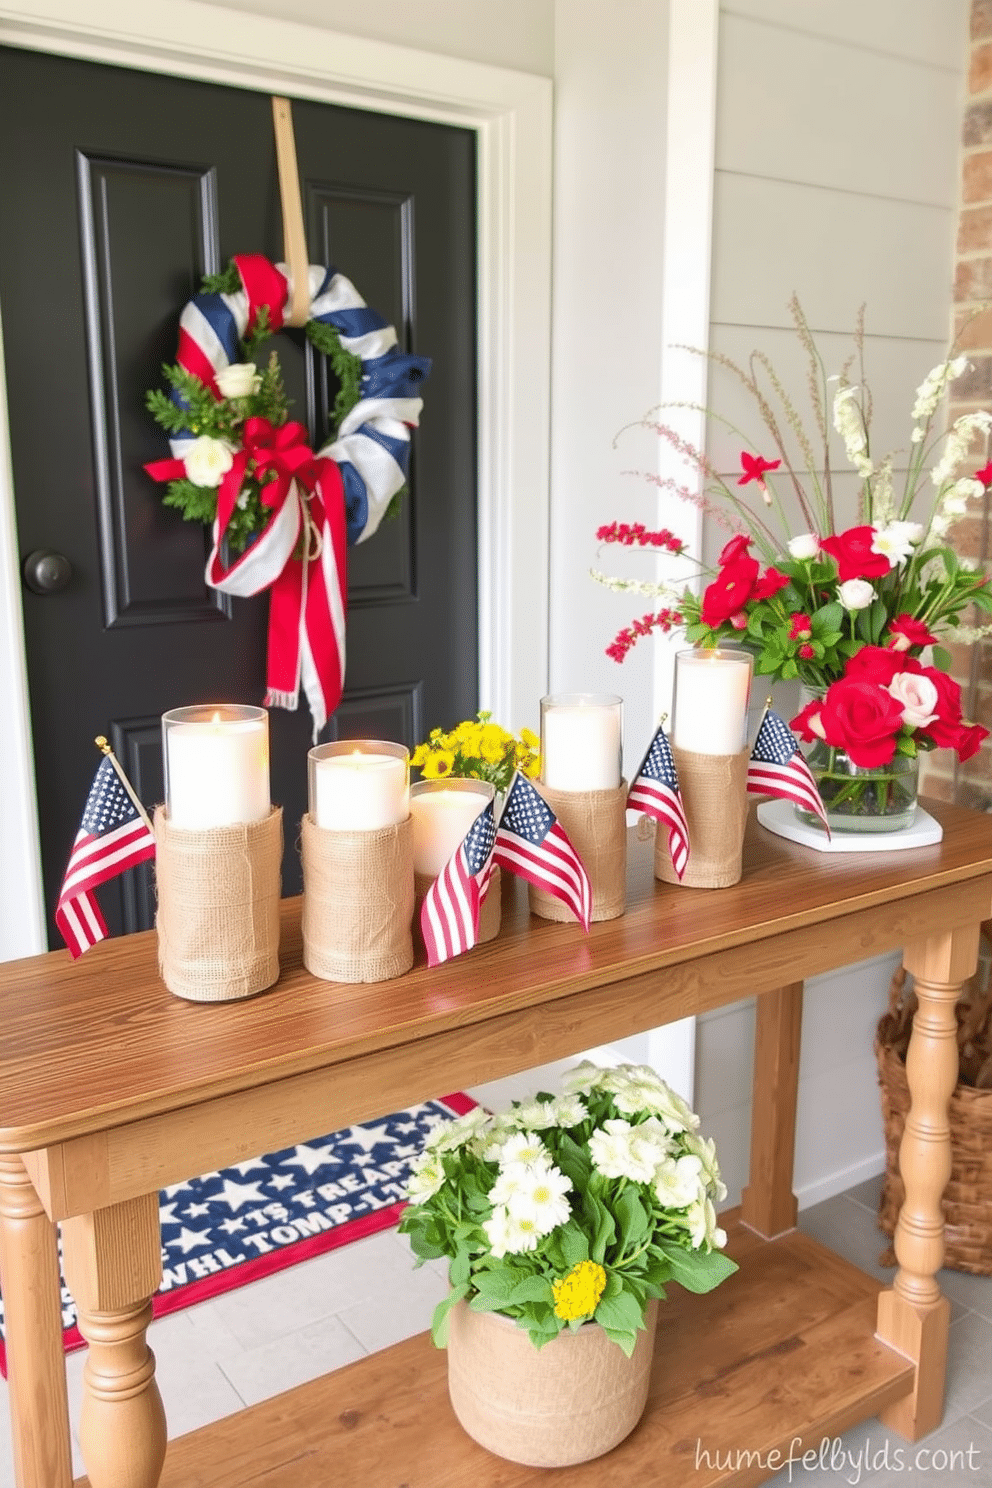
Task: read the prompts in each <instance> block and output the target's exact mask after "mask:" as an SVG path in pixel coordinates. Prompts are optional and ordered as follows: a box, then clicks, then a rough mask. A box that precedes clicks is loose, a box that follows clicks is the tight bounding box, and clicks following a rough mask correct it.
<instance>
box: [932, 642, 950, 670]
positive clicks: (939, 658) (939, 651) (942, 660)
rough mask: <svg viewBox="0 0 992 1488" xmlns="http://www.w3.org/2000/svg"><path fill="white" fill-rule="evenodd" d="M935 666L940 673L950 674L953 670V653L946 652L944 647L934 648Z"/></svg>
mask: <svg viewBox="0 0 992 1488" xmlns="http://www.w3.org/2000/svg"><path fill="white" fill-rule="evenodd" d="M933 664H934V666H935V667H936V668H937V670H938V671H940V672H949V671H950V670H951V653H950V652H949V651H945V650H944V648H943V646H934V648H933Z"/></svg>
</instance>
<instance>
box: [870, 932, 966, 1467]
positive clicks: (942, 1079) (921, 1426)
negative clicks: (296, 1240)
mask: <svg viewBox="0 0 992 1488" xmlns="http://www.w3.org/2000/svg"><path fill="white" fill-rule="evenodd" d="M977 960H978V926H977V925H976V926H975V927H974V928H973V929H970V930H955V931H950V932H948V933H946V934H944V935H935V936H932V937H928V938H927V939H925V940H919V941H916V942H914V943H913V944H912V945H910V946H907V948H906V953H905V955H904V957H903V962H904V965H905V967H906V970H907V971H908V972H909V973H910V974H911V975H912V977H913V979H914V984H915V988H916V996H917V1001H918V1007H917V1011H916V1013H915V1015H914V1017H913V1031H912V1036H911V1038H910V1041H909V1049H908V1051H907V1054H906V1082H907V1084H908V1086H909V1095H910V1109H909V1112H908V1114H907V1116H906V1126H905V1129H904V1131H903V1138H902V1144H901V1146H900V1148H899V1169H900V1172H901V1173H902V1179H903V1183H904V1185H905V1189H906V1197H905V1200H904V1202H903V1206H902V1209H901V1210H900V1213H899V1222H898V1224H897V1226H896V1233H895V1251H896V1259H897V1260H898V1262H899V1270H898V1272H897V1273H896V1277H895V1281H894V1282H893V1284H892V1287H891V1288H890V1289H889V1290H887V1291H884V1292H882V1293H881V1294H880V1296H879V1299H878V1327H877V1336H878V1337H879V1338H880V1339H882V1341H883V1342H884V1343H888V1344H890V1345H891V1347H892V1348H894V1349H897V1350H898V1351H899V1353H901V1354H905V1355H906V1356H907V1357H908V1358H910V1359H913V1360H915V1362H916V1383H915V1385H914V1387H913V1389H912V1391H911V1392H910V1394H909V1395H906V1396H904V1397H903V1398H902V1399H901V1400H897V1401H896V1402H895V1404H894V1405H891V1406H889V1407H888V1409H887V1410H884V1411H883V1412H882V1415H881V1419H882V1420H883V1421H884V1422H885V1424H886V1426H890V1427H891V1428H892V1429H893V1430H894V1431H898V1432H899V1433H900V1435H902V1436H904V1437H906V1438H907V1439H908V1440H909V1441H918V1440H919V1438H920V1437H921V1436H925V1435H926V1434H927V1432H929V1431H933V1430H934V1428H935V1427H936V1426H938V1425H939V1424H940V1421H941V1418H942V1416H943V1414H944V1374H945V1370H946V1367H947V1330H948V1327H949V1323H950V1304H949V1302H948V1301H947V1298H946V1297H944V1296H942V1295H941V1291H940V1286H939V1285H938V1282H937V1277H936V1273H937V1272H938V1271H939V1270H940V1267H941V1265H942V1263H943V1259H944V1215H943V1211H942V1209H941V1204H940V1201H941V1196H942V1194H943V1192H944V1189H945V1188H946V1186H947V1180H948V1178H949V1177H950V1176H951V1133H950V1126H949V1125H948V1119H947V1108H948V1102H949V1101H950V1098H951V1095H952V1093H953V1091H954V1087H955V1085H956V1083H957V1077H958V1043H957V1019H956V1017H955V1014H954V1005H955V1003H956V1002H957V1000H958V997H959V996H960V995H961V987H962V984H963V983H964V981H965V980H966V979H967V978H968V977H969V976H971V974H972V972H973V971H974V970H975V966H976V963H977Z"/></svg>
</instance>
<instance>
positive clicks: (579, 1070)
mask: <svg viewBox="0 0 992 1488" xmlns="http://www.w3.org/2000/svg"><path fill="white" fill-rule="evenodd" d="M608 1073H609V1072H608V1071H606V1070H604V1069H602V1068H601V1066H600V1065H598V1064H593V1063H592V1061H591V1060H589V1059H583V1061H582V1063H581V1064H577V1065H576V1066H575V1068H574V1069H570V1070H566V1071H565V1073H564V1075H562V1079H561V1088H562V1090H563V1091H564V1092H565V1094H566V1095H588V1094H589V1092H590V1091H591V1090H598V1089H600V1088H601V1087H602V1086H603V1085H605V1083H606V1076H607V1074H608Z"/></svg>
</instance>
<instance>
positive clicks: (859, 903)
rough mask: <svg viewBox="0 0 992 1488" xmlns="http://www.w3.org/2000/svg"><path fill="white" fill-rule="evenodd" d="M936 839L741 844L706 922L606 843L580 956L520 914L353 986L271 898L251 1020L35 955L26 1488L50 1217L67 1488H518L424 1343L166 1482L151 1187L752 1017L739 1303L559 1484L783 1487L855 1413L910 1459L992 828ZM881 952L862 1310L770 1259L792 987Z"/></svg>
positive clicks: (134, 961) (36, 1473) (734, 1290)
mask: <svg viewBox="0 0 992 1488" xmlns="http://www.w3.org/2000/svg"><path fill="white" fill-rule="evenodd" d="M931 809H932V811H933V812H934V814H935V815H937V816H938V817H939V818H940V820H941V821H942V822H943V824H944V830H945V836H944V840H943V842H942V843H941V844H940V845H939V846H936V847H929V848H921V849H918V850H915V851H913V852H906V853H878V854H867V855H863V856H857V857H854V856H851V857H836V856H830V855H823V856H817V855H816V854H813V853H811V852H808V851H806V850H805V849H803V848H801V847H799V846H796V845H795V844H792V843H788V842H785V841H783V840H781V839H779V838H776V837H772V836H770V835H769V834H768V833H766V832H764V831H763V830H762V829H761V828H760V827H758V826H757V825H756V824H755V823H754V822H753V821H752V823H751V825H750V828H749V837H748V842H747V847H746V852H745V873H744V878H743V880H742V882H741V883H740V884H739V885H737V886H736V887H734V888H731V889H724V890H721V891H719V892H708V891H705V890H689V889H681V888H674V887H670V886H668V885H664V884H659V883H656V882H655V880H654V878H653V877H652V874H651V860H650V845H649V844H645V843H643V842H636V841H632V851H631V868H630V875H629V876H630V892H629V907H628V912H627V914H626V915H625V916H624V917H623V918H622V919H619V920H614V921H610V922H607V923H604V924H597V925H594V926H593V928H592V933H591V934H590V935H589V936H588V937H586V936H585V935H583V934H582V933H581V931H579V930H578V929H577V928H576V927H574V926H570V925H556V924H551V923H549V922H546V921H540V920H531V919H530V917H529V916H528V914H527V910H526V900H525V897H524V895H523V893H522V892H521V886H519V885H517V886H515V887H514V889H513V891H512V892H511V893H510V894H508V895H507V897H506V900H505V902H504V928H503V931H502V933H501V934H500V936H499V937H498V938H497V939H496V940H495V941H493V942H491V943H490V944H488V945H485V946H480V947H478V948H476V950H475V951H473V952H472V953H471V955H469V956H465V957H462V958H460V959H459V960H457V961H455V962H453V963H451V964H450V965H448V966H446V967H442V968H439V969H438V970H435V971H430V970H428V969H427V967H426V966H424V965H422V964H418V965H417V966H416V967H415V968H414V970H413V971H412V972H410V974H409V975H407V976H405V977H401V978H399V979H397V980H395V981H392V982H384V983H379V984H376V985H371V986H341V985H336V984H332V983H327V982H319V981H316V980H314V979H313V978H312V977H310V976H309V975H308V974H307V973H306V972H305V971H304V970H303V968H302V964H301V953H300V936H299V928H298V926H299V904H298V902H296V901H287V902H286V904H285V905H284V912H283V954H282V965H283V973H282V976H281V978H280V981H279V983H278V984H277V986H276V987H274V988H273V989H271V990H270V991H269V992H267V993H265V994H263V995H262V996H261V997H258V998H256V999H254V1000H252V1001H250V1002H241V1003H229V1004H222V1005H196V1004H188V1003H184V1002H182V1001H180V1000H179V999H177V998H175V997H172V996H171V995H170V994H169V993H168V992H167V991H166V989H165V987H164V986H163V985H162V983H161V982H160V981H159V979H158V975H157V971H156V963H155V940H154V936H153V935H151V934H147V935H136V936H132V937H130V938H128V939H123V940H116V941H110V942H105V943H104V944H102V945H99V946H97V947H96V948H95V949H93V950H92V951H90V952H89V953H88V954H87V955H86V956H85V957H84V958H83V960H82V961H80V962H79V963H78V964H75V965H73V964H71V963H70V962H69V960H68V957H67V956H66V954H65V953H64V952H55V953H52V954H51V955H45V956H36V957H31V958H29V959H27V960H23V961H18V962H12V963H8V964H6V965H3V966H0V1029H2V1054H0V1277H2V1286H3V1294H4V1299H5V1306H6V1313H7V1338H8V1355H9V1362H10V1389H11V1405H12V1415H13V1427H14V1451H15V1461H16V1473H17V1483H18V1485H19V1488H69V1485H70V1481H71V1469H70V1453H69V1426H68V1410H67V1403H66V1389H65V1372H64V1367H63V1360H62V1348H61V1318H60V1303H59V1291H58V1277H57V1252H56V1232H55V1226H54V1223H53V1222H54V1221H56V1220H57V1221H60V1222H61V1225H62V1234H63V1243H64V1251H65V1268H66V1273H67V1280H68V1282H69V1285H70V1287H71V1288H72V1291H73V1294H74V1296H75V1298H76V1302H77V1306H78V1309H79V1325H80V1328H81V1331H82V1332H83V1334H84V1336H85V1337H86V1338H87V1340H88V1343H89V1359H88V1362H87V1366H86V1382H85V1397H84V1404H83V1411H82V1418H81V1423H80V1439H81V1441H82V1444H83V1450H84V1454H85V1457H86V1462H87V1467H88V1471H89V1474H90V1477H89V1479H88V1480H83V1481H84V1482H85V1481H89V1482H90V1483H91V1484H92V1485H93V1488H154V1485H155V1484H156V1483H158V1482H159V1481H161V1483H162V1484H163V1485H166V1488H200V1485H202V1488H242V1485H243V1484H245V1483H246V1482H248V1481H250V1482H251V1483H252V1484H253V1485H258V1488H289V1485H290V1484H293V1485H296V1484H298V1483H299V1482H301V1481H304V1480H305V1481H307V1482H310V1483H321V1484H342V1485H344V1484H353V1483H355V1484H357V1483H363V1484H366V1483H367V1484H369V1488H395V1485H397V1484H399V1483H403V1484H407V1485H409V1488H426V1485H428V1484H430V1485H432V1488H467V1485H472V1488H486V1485H493V1484H496V1483H498V1484H500V1485H501V1488H518V1485H524V1484H533V1483H535V1482H538V1481H540V1480H541V1475H540V1474H539V1473H535V1472H533V1471H531V1470H529V1469H526V1468H515V1467H513V1466H512V1465H511V1464H508V1463H505V1462H502V1461H501V1460H499V1459H497V1458H493V1457H490V1456H489V1455H488V1454H487V1453H486V1452H484V1451H483V1450H482V1449H481V1448H480V1447H477V1446H476V1445H475V1443H474V1442H472V1441H470V1440H469V1439H468V1438H467V1437H466V1436H465V1435H464V1433H462V1432H461V1430H460V1428H459V1427H458V1426H457V1424H456V1422H455V1421H454V1418H453V1416H452V1414H451V1411H450V1408H449V1406H448V1402H447V1394H446V1387H445V1375H444V1356H443V1354H438V1353H436V1352H435V1351H433V1350H432V1349H431V1346H430V1343H429V1340H428V1339H427V1338H426V1337H419V1338H415V1339H411V1340H408V1341H407V1342H405V1343H403V1344H400V1345H397V1346H396V1347H395V1348H392V1349H388V1350H386V1351H385V1352H384V1353H382V1354H376V1355H373V1356H371V1357H370V1358H368V1359H365V1360H363V1361H361V1362H360V1363H358V1364H355V1365H352V1366H350V1367H349V1368H347V1369H344V1370H340V1371H337V1372H336V1373H334V1374H333V1375H330V1376H328V1377H327V1378H326V1379H323V1380H318V1381H315V1382H314V1383H312V1384H309V1385H305V1386H303V1387H301V1388H300V1389H298V1390H295V1391H292V1392H290V1393H289V1394H287V1395H283V1396H279V1397H276V1398H275V1399H274V1400H271V1401H267V1402H264V1403H263V1404H261V1405H259V1406H255V1407H253V1408H251V1409H250V1410H247V1411H244V1412H242V1413H240V1414H239V1415H238V1416H236V1417H233V1418H230V1419H229V1420H226V1421H221V1422H218V1423H216V1424H215V1425H213V1426H210V1427H207V1428H205V1429H203V1430H202V1431H198V1432H194V1433H193V1434H192V1435H190V1436H186V1437H183V1438H180V1439H179V1440H178V1441H176V1442H174V1443H173V1444H172V1445H171V1446H170V1447H169V1449H168V1453H167V1455H165V1453H166V1430H165V1420H164V1414H163V1409H162V1404H161V1401H160V1399H159V1394H158V1390H157V1387H156V1385H155V1380H154V1360H153V1358H152V1355H151V1353H150V1352H149V1350H148V1348H147V1345H146V1341H145V1329H146V1327H147V1324H148V1321H149V1318H150V1311H151V1309H150V1304H149V1298H150V1296H151V1295H152V1294H153V1293H154V1292H155V1290H156V1288H157V1286H158V1284H159V1279H160V1276H161V1258H160V1235H159V1224H158V1190H159V1189H160V1188H161V1187H164V1186H165V1185H167V1184H172V1183H177V1182H179V1181H181V1180H183V1179H186V1178H189V1177H192V1176H195V1175H196V1174H199V1173H202V1172H207V1171H210V1170H212V1169H215V1168H219V1167H223V1166H227V1165H230V1164H233V1163H236V1162H239V1161H242V1160H244V1159H246V1158H249V1157H253V1156H255V1155H257V1154H258V1153H260V1152H265V1151H272V1150H277V1149H279V1148H283V1147H286V1146H290V1145H292V1144H294V1143H296V1142H303V1141H305V1140H307V1139H308V1138H312V1137H313V1136H315V1135H318V1134H322V1133H324V1132H327V1131H333V1130H335V1129H338V1128H340V1127H343V1126H346V1125H348V1124H349V1123H352V1122H357V1121H367V1120H371V1119H373V1118H375V1117H379V1116H382V1115H384V1114H386V1113H388V1112H389V1111H392V1110H396V1109H399V1108H400V1107H403V1106H406V1105H408V1104H410V1103H412V1102H415V1101H418V1100H422V1099H426V1098H428V1097H430V1096H433V1095H436V1094H437V1093H438V1092H440V1091H443V1090H451V1089H457V1088H459V1087H464V1086H466V1085H469V1086H470V1085H474V1084H478V1083H480V1082H482V1081H485V1080H490V1079H496V1078H499V1077H502V1076H504V1075H508V1074H511V1073H513V1072H515V1071H518V1070H522V1069H527V1068H530V1067H533V1066H535V1065H538V1064H542V1063H544V1062H547V1061H550V1060H552V1059H558V1058H563V1057H566V1056H568V1055H570V1054H574V1053H576V1052H577V1051H580V1050H582V1049H586V1048H590V1047H592V1046H593V1045H595V1044H599V1043H604V1042H607V1041H609V1040H611V1039H615V1038H619V1037H622V1036H625V1035H627V1034H631V1033H636V1032H639V1031H642V1030H644V1029H648V1028H654V1027H657V1026H659V1025H660V1024H663V1023H665V1022H668V1021H671V1020H673V1019H677V1018H681V1017H684V1016H686V1015H688V1014H694V1013H701V1012H704V1011H705V1010H706V1009H707V1008H713V1007H719V1006H722V1005H724V1004H727V1003H731V1002H734V1001H736V1000H737V999H739V998H742V997H747V996H750V995H752V994H755V993H757V994H761V995H760V996H759V998H758V1022H757V1038H756V1046H755V1062H754V1071H755V1080H754V1112H753V1125H752V1137H751V1175H750V1186H749V1187H748V1188H747V1190H746V1191H745V1194H744V1198H743V1202H742V1205H741V1209H740V1211H738V1212H737V1213H736V1214H734V1215H732V1216H729V1217H728V1219H727V1220H726V1221H725V1222H726V1223H727V1225H728V1229H729V1230H730V1233H731V1250H732V1253H733V1254H735V1255H736V1257H737V1258H738V1260H739V1261H740V1265H741V1269H740V1272H739V1273H738V1274H737V1275H735V1276H734V1277H732V1278H731V1279H730V1281H729V1282H727V1283H726V1284H725V1285H724V1286H722V1287H720V1288H718V1289H717V1291H715V1292H713V1293H711V1294H710V1295H709V1296H707V1297H702V1298H698V1297H688V1296H685V1295H683V1294H681V1293H679V1289H678V1288H673V1289H672V1293H671V1299H670V1301H669V1302H668V1303H666V1304H665V1305H664V1308H663V1314H662V1323H661V1327H660V1328H659V1334H658V1347H657V1350H656V1361H655V1370H654V1379H653V1385H652V1393H651V1399H650V1400H649V1404H648V1410H647V1413H646V1415H645V1418H644V1420H643V1422H642V1423H641V1425H640V1426H639V1427H638V1428H637V1430H636V1431H635V1432H634V1434H633V1435H632V1436H631V1437H630V1438H629V1439H628V1441H627V1442H626V1443H624V1444H623V1445H622V1446H620V1447H619V1448H617V1449H616V1451H615V1452H614V1453H612V1454H610V1455H609V1456H608V1457H606V1458H602V1459H600V1460H599V1461H598V1462H595V1463H591V1464H587V1465H585V1466H583V1467H578V1468H574V1469H567V1470H562V1471H560V1472H557V1473H556V1474H555V1482H556V1483H558V1482H560V1483H561V1484H563V1485H588V1488H607V1485H621V1484H622V1485H623V1488H640V1485H642V1484H643V1485H645V1488H646V1485H648V1484H650V1485H652V1488H657V1485H661V1488H665V1485H671V1488H675V1485H681V1484H684V1483H686V1482H688V1481H691V1482H692V1483H693V1484H694V1485H696V1488H706V1485H710V1484H714V1483H736V1484H740V1485H745V1484H752V1483H757V1482H760V1481H762V1480H763V1479H764V1478H765V1477H767V1476H770V1475H771V1471H773V1470H774V1467H775V1464H774V1462H773V1463H772V1467H771V1469H769V1467H768V1466H767V1465H766V1464H768V1461H769V1458H768V1454H769V1453H770V1452H773V1451H775V1450H778V1451H780V1452H781V1453H783V1456H782V1457H780V1459H779V1463H778V1465H781V1464H782V1463H783V1462H784V1461H785V1456H784V1454H785V1453H787V1452H788V1451H789V1450H790V1444H791V1448H792V1451H793V1454H794V1455H796V1454H797V1453H798V1452H800V1451H801V1450H802V1448H803V1447H805V1446H807V1445H813V1446H818V1445H819V1443H820V1441H821V1439H822V1438H823V1437H824V1436H825V1435H833V1434H835V1433H837V1432H839V1431H843V1430H844V1429H846V1428H847V1427H849V1426H851V1425H852V1424H853V1423H855V1422H856V1421H859V1420H862V1419H865V1418H867V1417H868V1416H871V1415H875V1414H881V1416H882V1418H883V1420H884V1421H885V1422H886V1424H887V1425H888V1426H889V1427H891V1428H892V1429H893V1430H895V1431H897V1432H900V1433H902V1434H903V1435H904V1436H907V1437H909V1438H913V1439H915V1438H917V1437H919V1436H921V1435H923V1434H924V1433H926V1432H928V1431H930V1430H932V1429H933V1428H934V1426H936V1424H937V1423H938V1422H939V1420H940V1418H941V1413H942V1409H943V1380H944V1365H945V1359H946V1351H947V1324H948V1305H947V1302H946V1300H945V1299H944V1298H942V1296H941V1294H940V1290H939V1287H938V1286H937V1283H936V1281H935V1272H936V1271H937V1270H938V1268H939V1266H940V1263H941V1258H942V1254H943V1224H942V1219H941V1211H940V1196H941V1193H942V1191H943V1188H944V1185H945V1183H946V1181H947V1177H948V1174H949V1172H950V1145H949V1139H948V1128H947V1119H946V1112H947V1102H948V1099H949V1096H950V1093H951V1091H952V1089H953V1087H954V1084H955V1080H956V1070H957V1045H956V1040H955V1018H954V1004H955V1001H956V998H957V995H958V991H959V989H960V986H961V983H962V982H963V981H964V980H965V979H966V978H967V977H968V976H969V975H970V974H971V973H972V971H973V970H974V967H975V963H976V955H977V946H978V930H979V923H980V921H982V920H983V919H986V918H988V916H989V913H990V909H992V831H990V823H989V819H988V817H987V816H980V815H977V814H974V813H970V812H965V811H961V810H958V809H955V808H953V807H945V806H940V805H935V804H932V805H931ZM900 947H903V948H905V962H906V965H907V967H908V968H909V970H910V971H911V972H912V973H913V975H914V976H915V978H916V984H917V991H918V993H919V998H920V1010H919V1012H918V1014H917V1017H916V1026H915V1030H914V1034H913V1041H912V1045H911V1048H910V1055H909V1061H908V1077H909V1083H910V1086H911V1089H912V1094H913V1109H912V1112H911V1114H910V1117H909V1120H908V1122H907V1134H906V1140H905V1143H904V1146H903V1153H902V1166H903V1173H904V1177H905V1181H906V1191H907V1198H906V1203H905V1206H904V1208H903V1212H902V1216H901V1218H900V1222H899V1230H898V1233H897V1237H896V1251H897V1254H898V1257H899V1262H900V1268H899V1271H898V1273H897V1275H896V1278H895V1282H894V1285H893V1286H892V1287H891V1288H889V1289H887V1290H880V1288H879V1287H878V1285H877V1283H875V1282H873V1281H871V1280H870V1279H869V1278H868V1277H866V1276H864V1275H863V1274H862V1273H861V1272H859V1271H857V1270H856V1269H855V1268H853V1267H851V1266H849V1265H848V1264H847V1263H846V1262H843V1261H841V1260H840V1259H839V1258H838V1257H836V1256H834V1255H832V1254H831V1253H830V1252H829V1251H827V1250H825V1249H824V1248H823V1247H821V1246H819V1245H817V1244H815V1243H814V1242H813V1241H812V1240H810V1239H808V1238H807V1237H805V1236H802V1235H800V1234H798V1232H796V1231H795V1230H794V1229H793V1226H794V1222H795V1215H796V1204H795V1199H794V1197H793V1194H792V1150H793V1137H794V1124H795V1100H796V1085H797V1079H798V1063H799V1060H798V1052H799V1026H800V1016H801V1002H802V980H803V978H804V977H807V976H812V975H815V974H817V973H820V972H824V971H828V970H830V969H832V968H835V967H840V966H844V965H848V964H850V963H852V962H855V961H858V960H862V959H865V958H867V957H869V956H873V955H877V954H879V953H881V952H885V951H890V950H892V949H894V948H900ZM839 1098H841V1099H842V1098H843V1096H842V1093H841V1092H839ZM728 1453H729V1454H730V1456H729V1457H728ZM749 1453H750V1454H754V1455H751V1456H748V1454H749ZM163 1455H165V1465H164V1468H163V1466H162V1461H163ZM731 1459H733V1460H732V1461H731ZM728 1463H729V1465H728Z"/></svg>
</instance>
